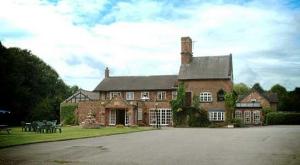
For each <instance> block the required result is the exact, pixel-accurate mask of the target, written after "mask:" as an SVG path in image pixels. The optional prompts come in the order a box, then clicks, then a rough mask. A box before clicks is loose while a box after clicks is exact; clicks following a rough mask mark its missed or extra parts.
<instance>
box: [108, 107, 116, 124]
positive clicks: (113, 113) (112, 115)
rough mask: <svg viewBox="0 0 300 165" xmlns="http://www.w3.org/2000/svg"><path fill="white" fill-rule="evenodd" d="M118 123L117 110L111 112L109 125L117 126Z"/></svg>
mask: <svg viewBox="0 0 300 165" xmlns="http://www.w3.org/2000/svg"><path fill="white" fill-rule="evenodd" d="M116 121H117V110H115V109H111V110H110V111H109V125H116Z"/></svg>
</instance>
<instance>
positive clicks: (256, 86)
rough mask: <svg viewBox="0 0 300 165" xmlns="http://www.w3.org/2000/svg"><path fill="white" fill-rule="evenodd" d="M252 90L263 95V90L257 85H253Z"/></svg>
mask: <svg viewBox="0 0 300 165" xmlns="http://www.w3.org/2000/svg"><path fill="white" fill-rule="evenodd" d="M252 89H255V90H256V91H257V92H259V93H264V92H265V90H264V89H263V88H262V87H261V86H260V84H259V83H255V84H254V85H253V87H252Z"/></svg>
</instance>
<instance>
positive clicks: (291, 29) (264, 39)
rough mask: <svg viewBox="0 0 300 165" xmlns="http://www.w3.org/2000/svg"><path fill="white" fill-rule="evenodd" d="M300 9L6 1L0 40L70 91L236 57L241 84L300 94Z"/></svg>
mask: <svg viewBox="0 0 300 165" xmlns="http://www.w3.org/2000/svg"><path fill="white" fill-rule="evenodd" d="M299 29H300V1H279V0H265V1H263V0H256V1H249V0H243V1H239V0H229V1H222V0H217V1H208V0H190V1H188V0H186V1H182V0H173V1H171V0H166V1H158V0H156V1H151V0H136V1H129V0H124V1H117V0H112V1H109V0H48V1H47V0H26V1H23V0H14V1H12V0H3V1H0V40H1V42H2V43H3V44H4V45H5V46H8V47H11V46H17V47H21V48H24V49H29V50H31V51H32V52H33V53H34V54H36V55H37V56H39V57H40V58H42V59H43V60H44V61H45V62H47V63H48V64H49V65H51V66H52V67H53V68H54V69H55V70H56V71H57V72H58V73H59V75H60V76H61V77H62V79H63V80H64V81H65V82H66V83H67V84H68V85H78V86H79V87H81V88H84V89H88V90H93V89H94V88H95V87H96V85H97V84H98V83H99V82H100V81H101V80H102V78H103V76H104V69H105V67H106V66H107V67H109V68H110V70H111V75H113V76H123V75H124V76H125V75H158V74H177V73H178V70H179V66H180V37H182V36H190V37H191V38H192V39H193V40H194V41H195V42H194V50H193V52H194V56H207V55H226V54H230V53H232V54H233V60H234V61H233V67H234V82H235V83H239V82H244V83H246V84H248V85H249V86H252V85H253V84H254V83H255V82H259V83H261V85H262V86H263V87H264V88H265V89H269V88H270V87H271V86H272V85H274V84H276V83H280V84H282V85H284V86H285V87H286V88H288V89H289V90H293V89H294V88H295V87H296V86H300V85H299V82H300V31H299Z"/></svg>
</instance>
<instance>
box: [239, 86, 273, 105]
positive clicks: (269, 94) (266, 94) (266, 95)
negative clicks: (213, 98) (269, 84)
mask: <svg viewBox="0 0 300 165" xmlns="http://www.w3.org/2000/svg"><path fill="white" fill-rule="evenodd" d="M255 91H256V92H257V93H259V94H260V95H261V96H262V97H264V98H265V99H267V100H268V101H269V102H270V103H277V102H278V96H277V94H276V93H272V92H264V93H260V92H258V91H257V90H255V89H251V90H250V91H249V92H248V93H247V94H245V95H239V96H238V100H237V101H238V102H240V101H242V100H243V99H244V98H245V97H247V96H248V95H249V94H251V93H252V92H255Z"/></svg>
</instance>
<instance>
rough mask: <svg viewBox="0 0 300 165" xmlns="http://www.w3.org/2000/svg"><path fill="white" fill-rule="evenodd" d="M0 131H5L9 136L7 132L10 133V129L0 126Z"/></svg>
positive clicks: (6, 126)
mask: <svg viewBox="0 0 300 165" xmlns="http://www.w3.org/2000/svg"><path fill="white" fill-rule="evenodd" d="M1 131H6V132H7V133H8V134H10V132H9V131H11V129H10V128H8V125H0V132H1Z"/></svg>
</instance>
